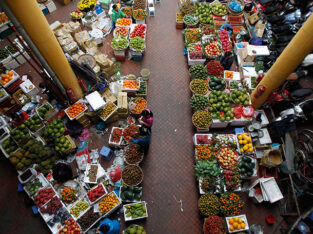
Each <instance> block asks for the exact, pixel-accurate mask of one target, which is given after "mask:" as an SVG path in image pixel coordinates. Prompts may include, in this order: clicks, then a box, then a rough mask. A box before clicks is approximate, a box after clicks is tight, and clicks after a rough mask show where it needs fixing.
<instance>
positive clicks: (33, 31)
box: [5, 0, 82, 98]
mask: <svg viewBox="0 0 313 234" xmlns="http://www.w3.org/2000/svg"><path fill="white" fill-rule="evenodd" d="M5 2H6V4H7V5H8V7H9V8H10V9H11V11H12V12H13V13H14V15H15V17H16V18H17V19H18V20H19V21H20V23H21V24H22V25H23V27H24V29H25V30H26V32H27V34H28V35H29V37H30V38H31V40H32V41H33V42H34V44H35V45H36V47H37V48H38V49H39V51H40V53H41V54H42V56H43V57H44V58H45V59H46V61H47V63H48V64H49V65H50V67H51V68H52V69H53V71H54V72H55V73H56V75H57V77H58V78H59V80H60V81H61V83H62V85H63V86H64V87H65V88H72V89H73V91H74V94H75V96H76V97H77V98H80V97H81V96H82V90H81V88H80V86H79V83H78V80H77V77H76V75H75V74H74V72H73V70H72V68H71V66H70V65H69V63H68V61H67V59H66V57H65V55H64V52H63V50H62V48H61V47H60V45H59V43H58V41H57V39H56V38H55V36H54V34H53V31H52V30H51V29H50V26H49V24H48V21H47V19H46V17H45V16H44V14H43V13H42V11H41V9H40V8H39V6H38V3H37V1H36V0H27V1H25V0H5Z"/></svg>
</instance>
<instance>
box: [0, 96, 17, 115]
mask: <svg viewBox="0 0 313 234" xmlns="http://www.w3.org/2000/svg"><path fill="white" fill-rule="evenodd" d="M12 101H14V104H12V103H11V102H12ZM21 107H22V106H21V105H19V104H18V103H17V102H16V101H15V100H14V99H13V98H8V99H6V100H5V101H4V102H2V103H1V104H0V111H1V112H2V113H3V114H5V115H7V116H10V115H11V114H12V113H13V112H16V111H18V110H20V109H21Z"/></svg>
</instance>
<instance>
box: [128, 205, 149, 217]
mask: <svg viewBox="0 0 313 234" xmlns="http://www.w3.org/2000/svg"><path fill="white" fill-rule="evenodd" d="M124 212H125V219H126V220H129V219H139V218H144V217H147V208H146V203H145V202H139V203H134V204H129V205H125V206H124Z"/></svg>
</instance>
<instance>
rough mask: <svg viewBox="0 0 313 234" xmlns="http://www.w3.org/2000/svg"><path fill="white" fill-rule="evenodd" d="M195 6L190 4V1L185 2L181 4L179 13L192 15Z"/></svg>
mask: <svg viewBox="0 0 313 234" xmlns="http://www.w3.org/2000/svg"><path fill="white" fill-rule="evenodd" d="M196 9H197V8H196V6H195V5H194V4H193V3H192V2H191V0H186V1H184V2H183V4H182V6H181V9H180V11H181V12H182V13H184V14H186V15H188V14H192V13H193V12H195V11H196Z"/></svg>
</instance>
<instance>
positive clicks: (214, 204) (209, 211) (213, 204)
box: [198, 193, 220, 216]
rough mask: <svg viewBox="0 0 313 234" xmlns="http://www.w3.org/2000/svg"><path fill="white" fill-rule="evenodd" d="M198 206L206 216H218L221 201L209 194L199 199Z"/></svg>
mask: <svg viewBox="0 0 313 234" xmlns="http://www.w3.org/2000/svg"><path fill="white" fill-rule="evenodd" d="M198 206H199V210H200V213H201V214H202V215H204V216H211V215H217V214H218V213H219V211H220V201H219V199H218V197H217V196H215V195H213V194H211V193H207V194H204V195H202V196H201V197H200V198H199V201H198Z"/></svg>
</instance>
